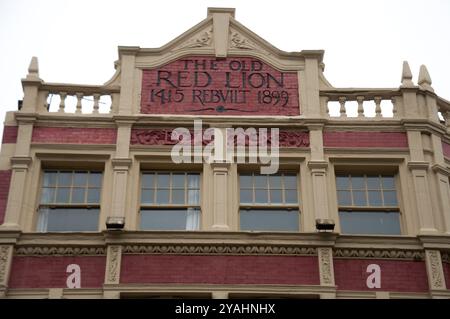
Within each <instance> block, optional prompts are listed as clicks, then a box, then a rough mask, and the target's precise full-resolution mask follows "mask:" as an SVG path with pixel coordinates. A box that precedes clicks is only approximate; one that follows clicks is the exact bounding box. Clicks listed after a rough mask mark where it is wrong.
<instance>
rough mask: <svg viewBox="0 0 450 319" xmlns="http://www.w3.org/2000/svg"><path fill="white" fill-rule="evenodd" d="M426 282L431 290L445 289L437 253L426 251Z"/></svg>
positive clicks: (439, 258) (439, 257) (435, 251)
mask: <svg viewBox="0 0 450 319" xmlns="http://www.w3.org/2000/svg"><path fill="white" fill-rule="evenodd" d="M426 256H427V266H428V281H429V284H430V288H431V289H445V282H444V276H443V275H444V273H443V270H442V262H441V256H440V254H439V251H437V250H426Z"/></svg>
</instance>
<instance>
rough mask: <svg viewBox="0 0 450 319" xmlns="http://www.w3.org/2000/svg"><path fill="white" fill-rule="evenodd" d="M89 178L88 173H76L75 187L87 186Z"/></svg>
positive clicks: (74, 177)
mask: <svg viewBox="0 0 450 319" xmlns="http://www.w3.org/2000/svg"><path fill="white" fill-rule="evenodd" d="M87 176H88V175H87V173H86V172H75V175H74V176H73V186H86V184H87Z"/></svg>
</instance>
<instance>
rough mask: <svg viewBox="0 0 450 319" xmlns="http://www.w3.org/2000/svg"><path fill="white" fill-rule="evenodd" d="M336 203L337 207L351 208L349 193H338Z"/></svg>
mask: <svg viewBox="0 0 450 319" xmlns="http://www.w3.org/2000/svg"><path fill="white" fill-rule="evenodd" d="M337 194H338V203H339V205H343V206H351V205H352V200H351V198H350V192H349V191H338V192H337Z"/></svg>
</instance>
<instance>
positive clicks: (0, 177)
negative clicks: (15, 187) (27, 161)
mask: <svg viewBox="0 0 450 319" xmlns="http://www.w3.org/2000/svg"><path fill="white" fill-rule="evenodd" d="M10 181H11V171H9V170H8V171H0V225H1V224H3V221H4V219H5V211H6V203H7V201H8V194H9V183H10Z"/></svg>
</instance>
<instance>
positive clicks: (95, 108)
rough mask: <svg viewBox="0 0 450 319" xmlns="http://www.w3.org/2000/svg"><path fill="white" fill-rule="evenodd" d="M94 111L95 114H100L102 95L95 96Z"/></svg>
mask: <svg viewBox="0 0 450 319" xmlns="http://www.w3.org/2000/svg"><path fill="white" fill-rule="evenodd" d="M93 96H94V111H93V112H92V113H93V114H98V109H99V106H98V101H99V100H100V94H94V95H93Z"/></svg>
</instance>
